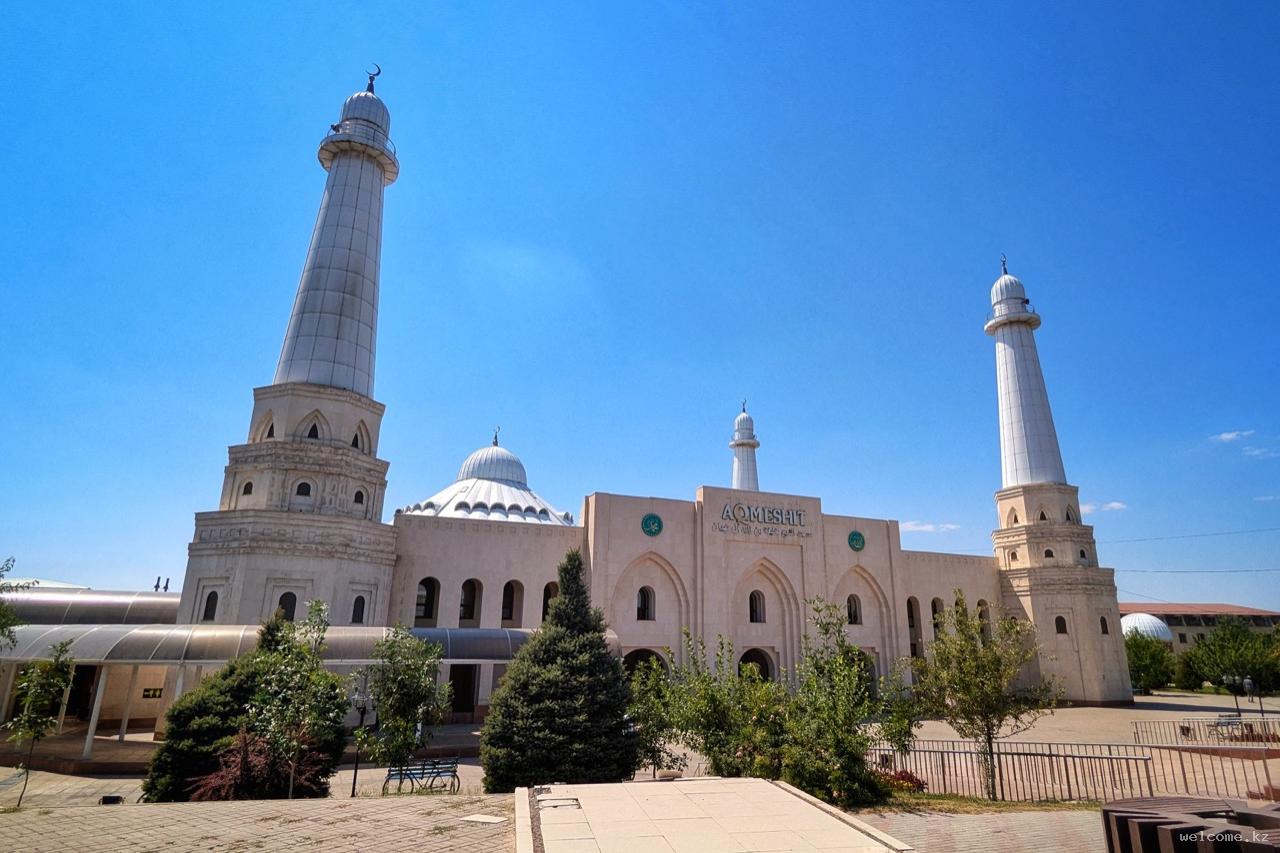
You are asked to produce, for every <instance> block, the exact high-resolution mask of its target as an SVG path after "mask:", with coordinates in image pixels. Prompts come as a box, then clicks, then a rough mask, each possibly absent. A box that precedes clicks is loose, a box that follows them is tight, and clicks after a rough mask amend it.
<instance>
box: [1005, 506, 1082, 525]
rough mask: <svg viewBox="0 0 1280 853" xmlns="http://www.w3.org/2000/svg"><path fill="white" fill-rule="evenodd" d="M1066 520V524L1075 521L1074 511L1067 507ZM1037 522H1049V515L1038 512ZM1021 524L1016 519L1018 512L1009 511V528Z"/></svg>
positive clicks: (1041, 511)
mask: <svg viewBox="0 0 1280 853" xmlns="http://www.w3.org/2000/svg"><path fill="white" fill-rule="evenodd" d="M1066 518H1067V523H1068V524H1074V523H1075V521H1076V514H1075V510H1073V509H1072V508H1071V507H1067V511H1066ZM1037 520H1038V521H1042V522H1045V521H1050V520H1051V519H1050V518H1049V513H1047V512H1045V511H1044V510H1040V517H1039V518H1038V519H1037ZM1021 523H1022V522H1021V521H1020V520H1019V518H1018V511H1017V510H1016V509H1011V510H1009V526H1010V527H1012V526H1013V525H1015V524H1021Z"/></svg>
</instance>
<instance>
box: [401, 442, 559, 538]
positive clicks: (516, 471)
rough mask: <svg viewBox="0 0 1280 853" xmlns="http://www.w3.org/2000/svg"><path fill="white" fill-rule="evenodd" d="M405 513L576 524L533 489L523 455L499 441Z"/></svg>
mask: <svg viewBox="0 0 1280 853" xmlns="http://www.w3.org/2000/svg"><path fill="white" fill-rule="evenodd" d="M401 513H404V514H406V515H430V516H439V517H441V518H471V519H485V520H488V521H516V522H525V523H529V524H553V525H558V526H562V527H570V526H572V525H573V516H572V515H571V514H569V513H567V512H560V511H559V510H557V509H556V508H555V507H553V506H552V505H551V504H549V503H547V502H546V501H545V500H543V499H542V498H541V497H540V496H539V495H538V493H537V492H535V491H533V490H532V489H530V488H529V483H528V480H527V479H526V475H525V470H524V463H523V462H521V461H520V457H518V456H516V455H515V454H514V453H512V452H511V451H510V450H507V449H506V448H505V447H499V446H498V445H497V444H492V445H489V446H488V447H482V448H480V449H479V450H477V451H476V452H475V453H472V454H471V455H470V456H468V457H467V458H466V461H465V462H463V463H462V467H461V468H459V469H458V479H457V480H455V481H454V482H453V483H451V484H450V485H448V486H446V487H445V488H443V489H441V490H440V491H439V492H436V493H435V494H434V495H432V496H431V497H429V498H427V499H426V500H425V501H420V502H418V503H416V504H413V505H412V506H407V507H404V508H403V509H399V510H396V514H397V515H399V514H401Z"/></svg>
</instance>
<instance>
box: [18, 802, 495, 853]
mask: <svg viewBox="0 0 1280 853" xmlns="http://www.w3.org/2000/svg"><path fill="white" fill-rule="evenodd" d="M472 814H484V815H491V816H494V817H500V818H504V820H503V822H502V823H496V824H484V823H469V822H464V821H462V820H461V818H463V817H466V816H468V815H472ZM513 826H514V801H513V799H512V797H511V796H510V795H494V796H483V795H465V794H464V795H457V796H448V795H430V796H416V795H406V796H399V797H377V798H363V797H360V798H356V799H354V800H353V799H345V800H339V799H329V800H294V801H292V802H290V801H285V800H248V801H240V802H224V803H159V804H141V805H124V806H72V807H66V808H52V809H50V808H38V807H33V808H27V806H26V803H25V802H24V803H23V808H22V811H20V812H16V813H12V814H0V839H2V840H0V846H3V848H4V849H5V850H22V851H30V853H45V851H47V852H48V853H65V851H68V850H70V851H76V853H97V851H104V853H114V851H122V853H123V851H129V853H160V852H161V851H166V853H168V851H196V850H201V851H225V852H226V853H233V851H234V853H246V852H247V851H264V853H271V851H285V850H308V849H322V850H325V851H332V853H364V851H370V850H432V851H442V853H445V851H447V853H514V851H515V833H514V829H513Z"/></svg>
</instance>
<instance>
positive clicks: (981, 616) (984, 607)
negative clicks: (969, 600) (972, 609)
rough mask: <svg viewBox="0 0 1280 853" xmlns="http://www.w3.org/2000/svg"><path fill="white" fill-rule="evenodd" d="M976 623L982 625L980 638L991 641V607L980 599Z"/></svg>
mask: <svg viewBox="0 0 1280 853" xmlns="http://www.w3.org/2000/svg"><path fill="white" fill-rule="evenodd" d="M978 621H979V622H981V623H982V636H983V637H985V638H987V639H988V640H989V639H991V606H990V605H989V604H987V602H986V600H984V599H981V598H979V599H978Z"/></svg>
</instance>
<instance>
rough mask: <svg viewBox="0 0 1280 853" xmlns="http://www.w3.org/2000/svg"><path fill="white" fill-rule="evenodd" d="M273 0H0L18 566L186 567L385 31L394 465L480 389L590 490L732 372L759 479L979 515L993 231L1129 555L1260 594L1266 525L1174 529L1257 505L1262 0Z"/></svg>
mask: <svg viewBox="0 0 1280 853" xmlns="http://www.w3.org/2000/svg"><path fill="white" fill-rule="evenodd" d="M566 7H567V8H566ZM263 8H265V7H264V6H263V5H262V4H249V5H237V4H218V8H216V9H214V8H212V7H208V6H197V5H196V4H172V5H171V6H163V7H162V6H161V5H160V4H135V5H133V6H131V7H125V8H118V7H114V4H112V5H104V4H94V5H90V4H67V5H59V6H57V7H52V6H49V5H48V4H45V5H44V6H43V7H41V6H40V5H39V4H27V5H25V6H22V7H20V8H19V7H15V8H14V9H12V10H10V11H9V12H8V13H7V14H6V16H5V20H4V21H3V22H2V23H0V36H3V41H4V43H5V44H6V46H7V49H6V51H5V52H4V55H3V56H2V57H0V67H3V71H4V79H6V80H8V81H9V82H10V86H9V96H8V98H7V99H6V107H5V110H4V113H5V119H4V120H5V123H6V126H7V129H8V133H7V134H6V140H5V146H6V148H7V149H8V151H7V154H8V156H7V162H8V163H9V167H8V170H7V175H8V177H7V178H6V193H5V203H4V204H3V205H0V233H3V234H4V235H5V244H6V245H5V250H4V256H5V260H6V262H5V264H4V265H3V268H2V269H3V272H0V276H3V290H4V294H5V302H6V303H7V304H6V308H5V310H4V312H3V315H2V317H0V333H2V335H3V344H4V349H5V355H6V363H7V369H6V370H5V371H3V374H2V375H0V399H3V401H4V413H5V414H4V420H5V422H6V424H7V426H8V429H7V430H6V432H7V434H8V438H9V440H8V441H6V442H4V443H3V444H0V471H3V488H2V489H0V552H3V553H4V554H13V555H14V556H16V557H17V559H18V568H17V570H16V571H15V574H16V575H35V576H40V577H52V578H60V579H66V580H72V581H78V582H81V583H87V584H91V585H93V586H97V587H101V588H140V587H144V586H148V585H149V584H150V583H151V582H152V581H153V580H154V578H155V576H156V575H164V576H169V577H172V578H173V579H174V583H175V584H179V583H180V582H181V577H182V573H183V568H184V565H185V547H186V543H187V542H188V541H189V539H190V535H191V531H192V513H193V512H195V511H197V510H207V509H214V508H216V506H217V501H218V496H219V493H220V488H221V482H222V469H223V466H224V465H225V463H226V446H227V445H228V444H232V443H238V442H241V441H243V440H244V437H245V433H246V430H247V428H248V418H249V414H250V410H251V406H252V396H251V390H250V389H251V388H252V387H254V386H255V385H264V384H267V383H269V382H270V381H271V378H272V373H273V370H274V367H275V362H276V358H277V356H278V354H279V347H280V342H281V339H282V336H283V333H284V328H285V323H286V320H287V318H288V312H289V309H290V306H291V304H292V300H293V294H294V290H295V287H296V285H297V277H298V273H299V271H300V269H301V264H302V260H303V257H304V254H305V250H306V245H307V240H308V237H309V234H310V229H311V225H312V223H313V220H314V216H315V210H316V205H317V203H318V201H319V197H320V192H321V189H322V187H323V182H324V172H323V171H322V170H321V168H320V167H319V165H318V164H317V162H316V159H315V149H316V145H317V143H318V142H319V140H320V139H321V137H322V136H323V134H324V133H325V131H326V129H327V127H328V125H329V123H330V122H332V121H335V120H336V119H337V115H338V110H339V107H340V105H341V103H342V101H343V99H344V98H345V97H346V96H347V95H348V94H349V93H351V92H352V91H356V90H357V89H360V88H362V87H363V84H364V78H363V75H362V70H363V69H364V68H365V67H366V66H367V64H368V63H370V62H380V63H381V64H382V66H383V68H384V69H385V73H384V75H383V77H382V78H381V80H380V81H379V86H378V92H379V94H380V95H381V96H382V97H383V98H384V99H385V100H386V102H387V104H388V106H389V107H390V109H391V113H392V137H393V139H394V140H395V142H396V145H397V147H398V149H399V153H400V159H401V176H400V180H399V182H398V183H396V184H395V185H393V186H392V187H390V188H389V189H388V191H387V194H386V218H385V230H384V245H383V280H382V313H381V320H380V337H379V352H378V364H377V378H376V389H375V393H376V396H377V398H378V399H379V400H381V401H382V402H385V403H386V404H387V407H388V408H387V415H386V418H385V421H384V425H383V432H382V445H381V448H380V455H381V456H382V457H383V458H385V459H388V460H390V461H391V470H390V474H389V477H390V486H389V493H388V501H387V505H388V507H393V506H396V505H403V504H407V503H411V502H413V501H415V500H421V499H423V498H425V497H427V496H428V495H430V494H432V493H433V492H435V491H436V490H437V489H439V488H440V487H441V486H443V485H444V484H445V483H447V482H449V481H450V480H451V479H452V478H453V476H454V473H455V472H456V469H457V466H458V464H459V463H460V462H461V460H462V459H463V458H464V457H465V456H466V455H467V453H468V452H470V451H471V450H472V449H474V448H476V447H479V446H480V445H482V444H484V443H485V442H486V441H488V438H489V436H490V434H491V432H492V429H493V427H494V426H495V425H497V424H501V426H502V436H503V439H504V444H506V445H507V446H509V447H510V448H511V449H513V450H514V451H515V452H516V453H518V454H519V455H520V456H521V457H522V458H523V459H524V461H525V463H526V466H527V467H528V469H529V474H530V480H531V483H532V485H533V486H534V488H535V489H537V490H538V491H539V492H541V493H542V494H543V495H544V496H545V497H546V498H548V499H549V500H551V501H552V502H553V503H554V504H556V505H558V506H560V507H563V508H565V509H570V510H572V511H574V512H575V513H577V512H579V511H580V508H581V501H582V496H583V495H585V494H587V493H589V492H592V491H610V492H619V493H628V494H653V495H661V496H667V497H676V498H692V496H693V493H694V490H695V488H696V487H697V486H698V485H699V484H701V483H711V484H726V483H727V481H728V479H729V475H730V460H731V457H730V453H729V450H728V449H727V447H726V443H727V441H728V439H729V433H730V429H731V423H732V419H733V416H734V414H735V412H736V410H737V405H738V400H739V399H740V398H742V397H747V398H749V400H750V407H751V410H752V413H753V414H754V415H755V417H756V424H757V431H758V433H759V435H760V438H761V441H762V444H763V446H762V447H761V449H760V479H761V485H762V487H764V488H766V489H768V490H774V491H783V492H793V493H799V494H809V495H817V496H820V497H822V499H823V501H824V504H823V505H824V508H825V509H826V510H827V511H829V512H837V513H848V514H859V515H868V516H873V517H887V518H897V519H900V520H902V521H903V522H904V523H905V522H911V524H909V525H906V527H909V528H916V529H913V530H905V532H904V534H903V541H904V544H905V545H906V546H907V547H909V548H919V549H930V550H951V551H959V552H964V553H982V552H986V551H988V550H989V548H990V538H989V536H990V531H991V528H992V527H993V526H994V524H995V522H996V518H995V512H994V504H993V500H992V492H993V491H994V490H995V489H996V488H997V487H998V486H999V473H1000V472H999V447H998V435H997V427H996V404H995V377H994V356H993V346H992V342H991V339H990V338H988V337H987V336H986V335H984V334H983V332H982V323H983V320H984V316H985V314H986V312H987V310H988V308H989V305H988V302H987V292H988V288H989V287H990V285H991V282H992V281H993V279H994V278H995V277H996V275H997V274H998V272H999V257H1000V254H1001V253H1002V252H1005V253H1008V256H1009V264H1010V269H1011V271H1013V272H1015V273H1017V274H1018V275H1019V276H1020V277H1021V278H1022V280H1023V281H1024V283H1025V284H1026V286H1027V290H1028V293H1029V295H1030V297H1031V298H1032V300H1033V302H1034V304H1035V305H1036V307H1037V309H1038V310H1039V311H1040V312H1041V314H1042V315H1043V317H1044V325H1043V326H1042V327H1041V329H1040V331H1039V332H1038V342H1039V346H1040V354H1041V359H1042V361H1043V364H1044V367H1045V374H1046V379H1047V382H1048V386H1049V392H1050V397H1051V400H1052V403H1053V407H1054V414H1055V417H1056V420H1057V426H1058V433H1059V436H1060V437H1061V442H1062V449H1063V453H1064V457H1065V461H1066V468H1067V474H1068V478H1069V479H1070V480H1071V481H1072V482H1073V483H1075V484H1077V485H1079V487H1080V490H1081V499H1082V501H1084V502H1085V503H1086V505H1092V506H1094V507H1095V511H1094V512H1093V513H1092V514H1091V515H1089V517H1088V521H1089V522H1091V523H1092V524H1094V525H1095V526H1096V535H1097V538H1098V540H1099V543H1100V547H1099V554H1100V557H1101V559H1102V562H1103V563H1104V564H1107V565H1113V566H1116V567H1117V568H1118V569H1119V570H1120V573H1119V574H1118V576H1117V584H1118V586H1119V587H1120V589H1121V590H1122V593H1121V599H1122V600H1125V599H1128V600H1134V599H1136V598H1137V597H1138V595H1137V594H1142V595H1147V596H1152V597H1155V598H1160V599H1166V600H1192V601H1195V600H1201V601H1204V600H1210V601H1228V602H1235V603H1241V604H1255V605H1258V606H1267V607H1271V608H1274V609H1280V583H1277V579H1280V573H1272V574H1215V572H1221V571H1222V570H1227V569H1245V568H1249V569H1257V568H1271V569H1276V568H1280V554H1277V550H1278V546H1280V532H1278V531H1276V530H1272V531H1271V532H1256V533H1247V534H1242V535H1230V536H1208V537H1206V536H1200V534H1205V533H1217V532H1223V531H1239V530H1258V529H1263V528H1280V402H1278V400H1280V395H1278V394H1277V391H1280V369H1278V368H1280V345H1277V338H1276V333H1275V322H1276V316H1277V313H1278V309H1280V295H1277V294H1278V289H1277V287H1276V282H1275V275H1276V270H1277V269H1280V239H1277V235H1278V234H1280V207H1278V204H1277V199H1278V198H1280V192H1278V190H1280V168H1278V167H1277V165H1276V164H1277V162H1278V161H1277V155H1276V152H1277V150H1280V96H1278V95H1277V92H1280V53H1277V51H1276V50H1275V45H1276V44H1277V43H1280V8H1278V7H1277V6H1276V5H1275V4H1273V3H1264V2H1257V3H1242V2H1234V3H1228V4H1215V3H1180V4H1174V5H1172V6H1170V5H1169V4H1157V3H1131V4H1123V6H1117V5H1116V4H1104V3H1098V4H1091V3H1073V4H1055V5H1052V6H1051V5H1050V4H1039V3H1037V4H1026V3H1008V4H945V3H937V4H875V5H872V4H853V3H832V4H827V5H822V4H787V6H786V7H785V8H782V4H763V3H744V4H730V5H726V4H716V3H700V4H689V3H677V2H654V3H646V4H630V5H629V6H624V5H622V4H588V3H581V4H545V5H536V4H532V3H521V4H501V5H499V4H454V5H434V4H433V5H421V4H403V5H401V6H399V7H395V6H391V7H389V6H385V5H382V6H380V5H376V4H375V5H370V4H368V3H353V4H344V5H336V4H335V5H330V6H328V7H326V9H327V11H325V12H324V13H323V14H321V13H318V12H316V11H314V10H315V9H316V8H318V7H316V6H313V5H312V4H306V5H302V4H299V5H297V6H295V7H293V8H292V9H290V8H289V7H287V6H284V5H278V4H276V5H273V6H272V8H274V9H277V10H280V11H277V12H275V13H273V14H270V15H264V14H263V12H262V9H263ZM1214 436H1219V437H1220V439H1219V440H1214V439H1213V438H1212V437H1214ZM1108 507H1110V508H1108ZM1121 507H1123V508H1121ZM388 517H389V512H388ZM904 529H905V528H904ZM1173 536H1185V537H1195V538H1183V539H1168V538H1163V537H1173ZM1134 539H1158V541H1146V542H1125V541H1121V540H1134ZM1139 570H1141V572H1151V571H1152V570H1177V571H1179V572H1194V573H1193V574H1149V573H1140V572H1139Z"/></svg>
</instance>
